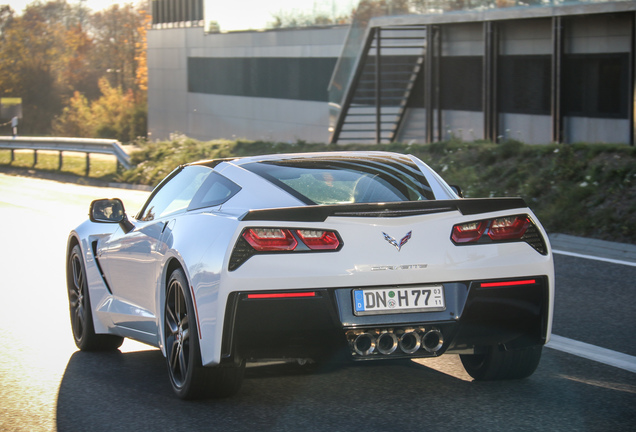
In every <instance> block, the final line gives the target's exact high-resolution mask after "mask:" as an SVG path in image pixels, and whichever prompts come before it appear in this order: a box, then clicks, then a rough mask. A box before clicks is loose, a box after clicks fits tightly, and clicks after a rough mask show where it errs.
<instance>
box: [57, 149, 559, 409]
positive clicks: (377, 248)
mask: <svg viewBox="0 0 636 432" xmlns="http://www.w3.org/2000/svg"><path fill="white" fill-rule="evenodd" d="M67 256H68V260H67V263H68V265H67V282H68V295H69V304H70V315H71V323H72V328H73V335H74V337H75V342H76V344H77V346H78V347H79V348H80V349H82V350H105V349H113V350H114V349H117V348H118V347H119V346H120V345H121V343H122V341H123V338H124V337H128V338H132V339H135V340H138V341H141V342H145V343H147V344H150V345H153V346H156V347H159V348H160V349H161V351H162V353H163V354H164V356H165V357H166V359H167V364H168V372H169V377H170V382H171V384H172V387H173V389H174V391H175V392H176V394H177V395H178V396H179V397H181V398H184V399H190V398H197V397H206V396H227V395H231V394H233V393H235V392H236V391H238V389H239V387H240V385H241V382H242V378H243V370H244V367H245V362H246V361H259V360H264V359H268V360H271V359H287V360H290V361H291V360H293V359H296V360H300V361H307V360H308V359H311V361H313V362H321V361H333V360H334V359H342V358H344V359H350V360H354V361H364V360H383V359H398V358H418V357H434V356H440V355H442V354H444V353H456V354H459V355H460V357H461V361H462V363H463V365H464V367H465V368H466V370H467V372H468V373H469V374H470V375H471V376H472V377H474V378H475V379H481V380H492V379H510V378H523V377H527V376H529V375H531V374H532V373H533V372H534V371H535V369H536V367H537V365H538V363H539V360H540V357H541V350H542V347H543V345H544V344H545V343H546V342H547V341H548V339H549V337H550V332H551V326H552V311H553V299H554V267H553V261H552V253H551V250H550V246H549V243H548V240H547V236H546V233H545V231H544V229H543V228H542V226H541V225H540V223H539V221H538V220H537V218H536V216H535V215H534V214H533V213H532V211H531V210H530V209H529V208H528V207H527V205H526V204H525V202H524V201H523V200H522V199H520V198H487V199H464V198H461V192H460V191H459V188H456V187H451V186H449V185H448V184H447V183H446V182H444V180H442V178H441V177H440V176H439V175H437V174H436V173H435V172H434V171H432V170H431V169H430V168H429V167H428V166H427V165H426V164H424V163H423V162H422V161H420V160H419V159H417V158H415V157H413V156H405V155H400V154H393V153H384V152H333V153H309V154H288V155H269V156H260V157H247V158H240V159H226V160H210V161H202V162H196V163H192V164H187V165H182V166H180V167H178V168H177V169H175V170H174V171H173V172H172V173H171V174H170V175H169V176H168V177H166V179H164V180H163V181H162V182H161V183H160V184H159V185H158V186H157V187H156V188H155V190H154V191H153V192H152V194H151V196H150V197H149V198H148V201H147V202H146V203H145V205H144V206H143V207H142V209H141V210H140V212H139V214H137V215H135V216H129V215H126V213H125V211H124V208H123V204H122V202H121V201H120V200H118V199H101V200H97V201H94V202H93V203H92V204H91V207H90V220H89V221H86V222H85V223H83V224H82V225H80V226H79V227H78V228H77V229H75V230H74V231H72V232H71V234H70V237H69V241H68V255H67Z"/></svg>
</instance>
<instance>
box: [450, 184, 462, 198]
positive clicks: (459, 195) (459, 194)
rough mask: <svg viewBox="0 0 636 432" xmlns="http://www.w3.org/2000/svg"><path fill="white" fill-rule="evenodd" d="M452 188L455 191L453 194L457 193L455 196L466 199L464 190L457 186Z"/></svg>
mask: <svg viewBox="0 0 636 432" xmlns="http://www.w3.org/2000/svg"><path fill="white" fill-rule="evenodd" d="M449 186H450V187H451V189H452V190H453V192H455V194H456V195H457V196H458V197H460V198H464V192H463V191H462V188H460V187H459V186H457V185H449Z"/></svg>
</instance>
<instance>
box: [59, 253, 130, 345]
mask: <svg viewBox="0 0 636 432" xmlns="http://www.w3.org/2000/svg"><path fill="white" fill-rule="evenodd" d="M66 285H67V288H68V304H69V311H70V314H71V328H72V329H73V338H74V339H75V345H77V347H78V348H79V349H80V350H82V351H109V350H116V349H117V348H119V347H120V346H121V344H122V343H123V341H124V338H122V337H119V336H113V335H105V334H95V327H94V326H93V314H92V312H91V302H90V298H89V295H88V283H87V279H86V269H85V267H84V260H83V259H82V251H81V249H80V247H79V245H75V246H74V247H73V249H72V250H71V253H70V254H69V257H68V263H67V269H66Z"/></svg>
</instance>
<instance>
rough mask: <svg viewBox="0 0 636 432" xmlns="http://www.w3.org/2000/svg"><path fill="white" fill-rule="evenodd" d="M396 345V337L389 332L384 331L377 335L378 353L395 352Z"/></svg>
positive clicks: (388, 353) (387, 353)
mask: <svg viewBox="0 0 636 432" xmlns="http://www.w3.org/2000/svg"><path fill="white" fill-rule="evenodd" d="M397 347H398V338H397V336H396V335H394V334H393V333H390V332H384V333H382V334H380V336H378V339H377V348H378V352H379V353H380V354H384V355H390V354H393V353H394V352H395V350H396V349H397Z"/></svg>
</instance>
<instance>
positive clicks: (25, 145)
mask: <svg viewBox="0 0 636 432" xmlns="http://www.w3.org/2000/svg"><path fill="white" fill-rule="evenodd" d="M0 149H10V150H12V151H11V161H12V162H13V160H14V157H13V150H33V164H34V165H35V164H36V163H37V152H38V151H39V150H46V151H57V152H59V161H60V162H59V169H61V168H62V153H63V152H65V151H66V152H79V153H86V175H88V173H89V171H90V155H91V153H100V154H111V155H113V156H115V157H116V158H117V162H118V163H119V164H121V165H122V166H123V167H124V168H126V169H130V168H132V164H131V163H130V156H128V154H127V153H126V152H125V151H124V149H123V148H122V147H121V143H120V142H119V141H116V140H109V139H91V138H55V137H42V138H40V137H38V138H31V137H7V136H5V137H0Z"/></svg>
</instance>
